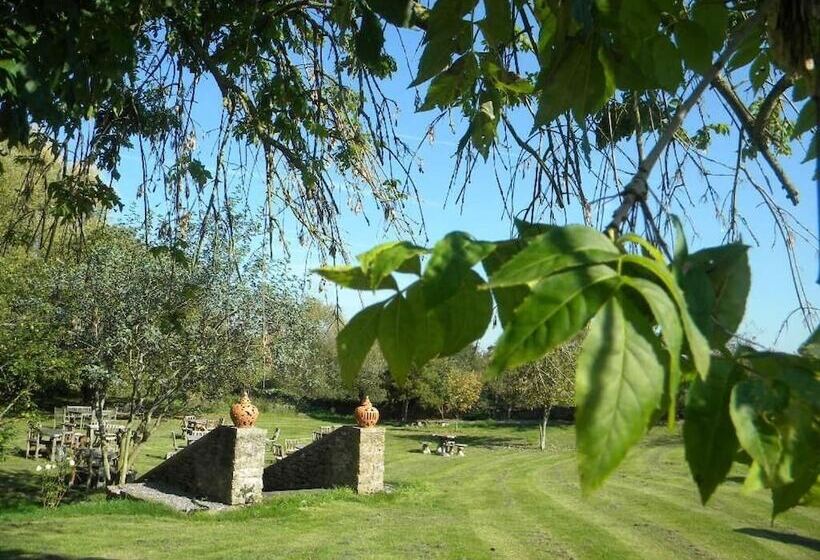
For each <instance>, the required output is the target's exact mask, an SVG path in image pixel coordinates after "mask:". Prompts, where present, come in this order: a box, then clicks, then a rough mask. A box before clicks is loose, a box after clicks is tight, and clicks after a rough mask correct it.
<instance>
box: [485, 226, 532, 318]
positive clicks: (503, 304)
mask: <svg viewBox="0 0 820 560" xmlns="http://www.w3.org/2000/svg"><path fill="white" fill-rule="evenodd" d="M524 246H525V242H524V241H523V240H520V239H512V240H508V241H504V242H499V243H496V244H495V249H494V250H493V252H492V253H490V254H489V255H487V256H486V257H485V258H484V259H483V260H482V261H481V265H482V266H483V267H484V271H485V272H486V273H487V275H488V276H490V277H492V275H493V274H495V273H496V272H497V271H498V270H499V269H500V268H501V267H502V266H503V265H504V263H506V262H507V261H509V260H510V259H511V258H512V257H513V256H515V255H516V254H517V253H518V252H519V251H520V250H521V249H522V248H523V247H524ZM492 292H493V298H494V299H495V305H496V312H497V313H498V319H499V320H500V321H501V326H503V327H506V326H507V325H509V323H510V321H511V320H512V317H513V313H515V309H516V308H517V307H518V306H519V305H521V302H522V301H524V298H525V297H527V295H528V294H529V293H530V289H529V287H527V286H512V287H510V288H493V290H492Z"/></svg>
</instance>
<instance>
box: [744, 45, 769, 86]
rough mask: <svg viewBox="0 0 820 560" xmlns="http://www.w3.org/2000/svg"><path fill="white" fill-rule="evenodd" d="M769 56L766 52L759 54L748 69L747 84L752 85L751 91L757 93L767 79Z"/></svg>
mask: <svg viewBox="0 0 820 560" xmlns="http://www.w3.org/2000/svg"><path fill="white" fill-rule="evenodd" d="M769 66H770V64H769V55H768V53H767V52H765V51H764V52H762V53H760V54H759V55H758V56H757V58H755V59H754V62H752V65H751V66H750V67H749V82H751V84H752V91H754V92H757V91H759V90H760V88H762V87H763V84H765V83H766V79H767V78H768V77H769Z"/></svg>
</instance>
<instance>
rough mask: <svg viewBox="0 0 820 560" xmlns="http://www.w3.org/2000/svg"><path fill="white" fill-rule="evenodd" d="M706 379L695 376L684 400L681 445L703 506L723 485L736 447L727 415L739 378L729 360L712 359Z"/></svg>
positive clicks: (736, 442) (730, 420)
mask: <svg viewBox="0 0 820 560" xmlns="http://www.w3.org/2000/svg"><path fill="white" fill-rule="evenodd" d="M711 367H712V369H711V370H710V371H709V375H708V376H707V377H706V380H705V381H704V380H702V379H701V378H699V377H696V378H695V379H694V381H692V385H691V386H690V387H689V393H688V395H687V399H686V421H685V422H684V423H683V443H684V446H685V449H686V462H687V463H689V470H690V471H691V472H692V478H693V479H694V480H695V484H697V485H698V491H699V492H700V499H701V502H702V503H704V504H705V503H706V502H707V501H708V500H709V497H710V496H711V495H712V494H713V493H714V491H715V489H716V488H717V487H718V485H719V484H720V483H721V482H723V480H724V479H725V478H726V475H727V474H728V472H729V469H730V468H731V467H732V463H733V462H734V457H735V454H736V453H737V449H738V447H739V445H740V444H739V443H738V441H737V436H736V435H735V427H734V425H733V424H732V418H731V416H730V414H729V402H730V400H731V395H732V388H733V387H734V385H735V383H737V382H738V380H739V379H740V378H741V377H740V373H739V371H738V369H737V368H736V367H735V364H734V363H732V362H731V361H729V360H723V359H716V360H712V366H711Z"/></svg>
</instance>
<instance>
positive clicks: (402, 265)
mask: <svg viewBox="0 0 820 560" xmlns="http://www.w3.org/2000/svg"><path fill="white" fill-rule="evenodd" d="M426 252H427V249H425V248H424V247H419V246H417V245H413V244H412V243H408V242H407V241H389V242H387V243H382V244H381V245H376V246H375V247H373V248H372V249H370V250H369V251H367V252H365V253H362V254H360V255H358V258H359V265H360V266H361V268H362V271H363V272H364V273H365V274H366V275H367V276H368V278H369V281H370V286H371V287H373V286H377V285H379V284H380V283H381V281H382V280H383V279H384V278H386V277H388V276H389V275H390V273H392V272H394V271H398V272H407V273H411V274H416V275H418V274H421V262H420V259H419V255H423V254H424V253H426Z"/></svg>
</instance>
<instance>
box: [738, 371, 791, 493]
mask: <svg viewBox="0 0 820 560" xmlns="http://www.w3.org/2000/svg"><path fill="white" fill-rule="evenodd" d="M786 400H787V399H786V397H785V396H784V393H783V391H775V390H773V387H772V386H771V385H768V384H766V383H764V382H763V381H760V380H758V379H748V380H746V381H741V382H740V383H738V384H737V385H735V387H734V389H732V398H731V405H730V409H729V410H730V412H731V416H732V422H733V423H734V425H735V432H736V433H737V439H738V441H740V445H741V446H742V447H743V449H745V450H746V452H747V453H748V454H749V455H750V456H751V457H752V459H754V460H755V461H756V462H757V463H758V464H760V467H761V468H762V469H763V472H765V473H766V477H767V479H768V480H770V481H771V480H775V479H776V477H777V468H778V463H779V462H780V453H781V451H782V446H781V443H780V436H779V434H778V431H777V427H776V426H775V425H774V424H773V423H772V421H771V420H772V418H773V417H774V416H776V415H778V414H780V413H782V411H783V409H784V408H785V406H786Z"/></svg>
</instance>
